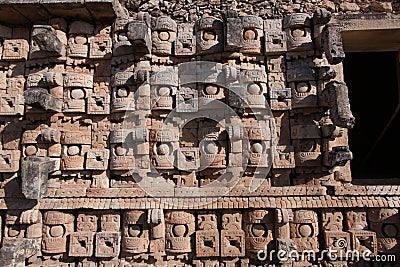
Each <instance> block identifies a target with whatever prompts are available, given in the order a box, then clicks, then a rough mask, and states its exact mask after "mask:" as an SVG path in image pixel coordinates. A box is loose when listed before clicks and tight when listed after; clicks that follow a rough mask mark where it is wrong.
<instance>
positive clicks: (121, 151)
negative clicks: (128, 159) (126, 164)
mask: <svg viewBox="0 0 400 267" xmlns="http://www.w3.org/2000/svg"><path fill="white" fill-rule="evenodd" d="M125 153H126V149H125V148H124V147H122V146H121V145H119V146H116V147H115V154H117V156H123V155H125Z"/></svg>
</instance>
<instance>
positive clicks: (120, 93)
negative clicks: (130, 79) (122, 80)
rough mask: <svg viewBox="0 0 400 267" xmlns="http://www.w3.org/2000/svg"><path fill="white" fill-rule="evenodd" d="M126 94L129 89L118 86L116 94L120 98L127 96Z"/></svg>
mask: <svg viewBox="0 0 400 267" xmlns="http://www.w3.org/2000/svg"><path fill="white" fill-rule="evenodd" d="M128 94H129V90H128V88H125V87H123V88H119V89H118V91H117V96H118V97H121V98H123V97H127V96H128Z"/></svg>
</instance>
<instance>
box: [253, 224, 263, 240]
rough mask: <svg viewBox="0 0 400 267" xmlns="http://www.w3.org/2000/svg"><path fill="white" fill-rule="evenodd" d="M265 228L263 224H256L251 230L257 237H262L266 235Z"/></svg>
mask: <svg viewBox="0 0 400 267" xmlns="http://www.w3.org/2000/svg"><path fill="white" fill-rule="evenodd" d="M265 231H266V229H265V226H264V225H263V224H261V223H255V224H253V227H252V228H251V232H252V233H253V235H254V236H255V237H261V236H264V234H265Z"/></svg>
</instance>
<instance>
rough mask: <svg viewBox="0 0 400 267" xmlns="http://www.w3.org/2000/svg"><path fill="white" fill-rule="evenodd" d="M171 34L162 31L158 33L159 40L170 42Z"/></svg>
mask: <svg viewBox="0 0 400 267" xmlns="http://www.w3.org/2000/svg"><path fill="white" fill-rule="evenodd" d="M169 36H170V35H169V32H167V31H162V32H159V33H158V38H160V40H161V41H168V40H169Z"/></svg>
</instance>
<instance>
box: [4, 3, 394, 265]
mask: <svg viewBox="0 0 400 267" xmlns="http://www.w3.org/2000/svg"><path fill="white" fill-rule="evenodd" d="M389 4H391V6H392V8H393V11H394V12H397V11H398V9H399V5H398V4H397V3H394V2H392V3H389V2H388V4H383V3H381V4H377V3H374V1H370V0H367V1H364V2H352V3H350V2H349V1H344V2H343V1H338V0H334V1H332V2H331V1H324V0H315V1H314V0H313V2H307V1H281V0H277V1H275V2H274V4H271V2H268V1H261V2H260V1H258V2H257V1H255V0H249V1H247V2H246V1H238V2H237V3H234V2H232V3H231V2H229V3H228V2H226V1H225V2H224V1H222V2H221V1H218V0H216V1H215V0H212V1H209V2H204V1H183V0H177V1H174V2H169V1H164V0H160V1H158V0H154V1H153V0H152V1H147V2H146V1H145V2H143V3H139V2H138V1H131V0H126V1H125V0H124V1H111V0H105V1H101V0H86V1H76V0H70V1H69V0H68V1H67V0H65V1H52V0H42V1H34V0H32V1H31V0H28V1H17V0H10V1H0V21H2V22H3V21H4V25H7V26H4V25H0V115H1V119H0V178H1V179H0V210H3V212H0V217H1V218H0V224H4V225H0V226H1V227H0V228H1V229H2V231H1V232H2V234H1V238H2V239H3V240H2V248H0V265H1V266H3V265H4V266H21V267H22V266H57V267H58V266H59V267H72V266H74V267H75V265H77V266H80V267H95V266H101V267H111V266H121V267H122V266H148V265H154V266H199V267H200V266H201V267H206V266H264V265H269V264H271V265H279V264H282V265H285V266H286V265H287V266H289V265H290V266H292V265H293V266H311V265H318V266H320V265H321V266H322V265H329V264H331V263H327V262H324V261H320V260H318V259H317V260H315V261H311V262H308V261H296V262H291V261H290V262H279V261H277V259H276V257H273V259H266V260H265V261H263V260H262V259H260V258H259V257H258V256H260V255H259V252H260V251H263V250H268V251H272V249H275V250H279V249H281V250H283V251H285V252H294V251H296V252H299V253H300V252H302V251H309V250H313V251H315V252H318V251H322V250H323V249H339V250H340V251H346V249H352V250H354V251H357V252H359V253H362V252H371V255H376V254H377V253H378V252H379V253H384V254H392V253H393V254H395V253H397V254H398V252H399V251H400V246H399V244H400V236H399V232H400V231H399V229H400V226H399V223H398V222H399V218H398V211H399V208H400V199H399V197H398V195H399V192H400V187H399V186H395V185H391V183H392V181H387V180H380V182H382V183H386V184H387V185H380V186H371V185H368V186H366V185H357V186H355V185H351V178H352V173H351V169H350V167H349V161H350V160H351V159H352V158H353V153H352V152H351V149H352V148H351V146H350V147H349V140H348V130H347V129H345V128H351V127H352V126H353V124H354V117H353V115H352V112H351V110H350V104H349V102H350V100H349V99H348V92H347V90H348V89H347V86H346V85H345V84H344V83H343V82H342V81H343V80H344V78H343V66H342V64H341V63H342V62H343V59H344V48H343V44H342V40H341V31H343V30H346V31H348V30H349V29H351V30H357V31H359V30H362V29H364V27H365V29H368V30H372V29H375V28H379V29H382V28H384V29H388V28H390V27H392V28H395V29H397V28H398V25H397V24H398V23H397V24H396V22H398V19H395V17H396V16H395V15H386V14H374V15H372V14H366V13H368V12H370V11H371V10H377V11H378V10H382V11H383V10H384V9H385V10H387V11H389V6H390V5H389ZM378 6H379V7H378ZM111 7H112V8H111ZM358 8H359V9H360V10H362V12H363V14H359V13H357V14H356V13H355V12H356V11H351V10H357V9H358ZM28 10H29V11H30V12H28ZM222 10H225V12H222ZM341 10H346V12H348V13H347V14H343V15H341V16H338V13H336V12H337V11H341ZM331 12H332V13H331ZM360 18H362V19H360ZM386 22H387V23H386ZM362 23H364V24H362ZM379 23H382V27H380V26H379V25H378V24H379ZM17 24H18V25H17ZM27 25H33V28H31V26H27ZM360 25H361V26H360ZM378 26H379V27H378ZM28 40H30V43H29V42H28ZM344 40H345V41H347V40H346V39H344ZM346 45H347V43H346ZM346 47H347V46H346ZM346 49H347V48H346ZM350 89H351V88H350ZM351 101H354V100H353V99H351ZM355 101H358V100H355ZM350 141H351V140H350ZM350 144H351V142H350ZM356 155H357V154H356V153H355V155H354V156H356ZM21 157H22V158H21ZM365 183H371V181H368V182H367V181H366V182H365ZM375 183H376V182H375ZM21 187H22V188H21ZM367 216H368V217H367ZM339 239H341V240H344V242H345V243H347V244H348V246H347V247H345V248H340V247H339V245H340V244H339V242H338V240H339ZM30 240H33V241H30ZM28 246H29V248H28ZM30 248H32V251H31V250H30ZM267 256H268V255H267ZM347 264H348V263H347V262H344V261H339V262H336V263H334V264H333V265H332V266H339V265H340V266H347Z"/></svg>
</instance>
